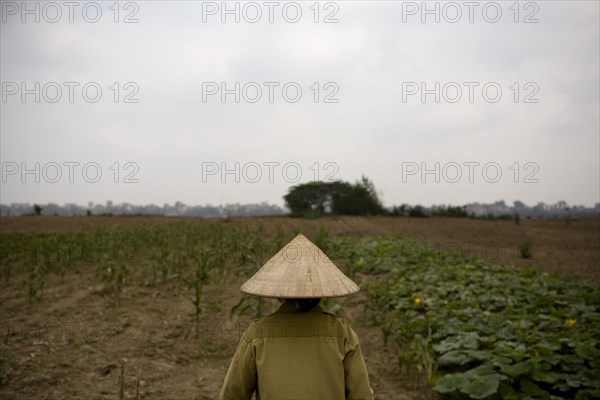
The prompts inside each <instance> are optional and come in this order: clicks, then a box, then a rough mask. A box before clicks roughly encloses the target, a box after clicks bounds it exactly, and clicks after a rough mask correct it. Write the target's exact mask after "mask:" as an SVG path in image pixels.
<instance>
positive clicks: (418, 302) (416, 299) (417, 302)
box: [415, 297, 421, 305]
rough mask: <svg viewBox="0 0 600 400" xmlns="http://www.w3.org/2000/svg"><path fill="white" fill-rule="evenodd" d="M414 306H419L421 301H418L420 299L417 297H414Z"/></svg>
mask: <svg viewBox="0 0 600 400" xmlns="http://www.w3.org/2000/svg"><path fill="white" fill-rule="evenodd" d="M415 304H416V305H419V304H421V299H420V298H418V297H415Z"/></svg>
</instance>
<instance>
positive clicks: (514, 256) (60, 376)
mask: <svg viewBox="0 0 600 400" xmlns="http://www.w3.org/2000/svg"><path fill="white" fill-rule="evenodd" d="M178 220H180V219H179V218H163V217H78V218H76V217H69V218H61V217H21V218H2V219H0V238H1V234H4V233H8V232H66V231H79V230H96V229H119V230H121V229H125V230H127V229H133V228H136V227H139V226H142V225H157V224H171V223H174V222H176V221H178ZM191 221H195V222H194V223H203V222H202V220H191ZM223 223H227V224H231V225H233V226H235V225H236V224H240V225H242V224H247V225H253V224H262V226H263V227H264V234H265V235H271V234H273V233H274V232H275V231H276V230H277V229H278V228H281V229H283V231H284V232H285V233H286V234H288V233H289V234H291V233H292V232H294V231H300V232H303V233H306V234H308V235H311V234H313V233H315V232H316V231H317V230H319V229H321V228H325V229H326V230H327V231H328V232H329V235H330V236H338V235H380V234H385V235H387V234H395V235H403V236H408V237H413V238H416V239H418V240H420V241H422V242H426V243H429V244H431V245H433V246H435V247H437V248H439V249H442V250H444V249H445V250H454V251H457V252H460V253H463V254H467V255H473V256H478V257H482V258H485V259H487V260H488V261H496V262H508V263H513V264H516V265H517V266H520V267H523V266H534V267H536V268H539V269H542V270H544V271H548V272H556V273H559V274H564V275H569V274H571V275H578V276H580V277H583V278H586V279H590V280H593V281H595V282H597V283H600V219H586V220H572V221H570V222H569V223H567V222H566V221H564V220H545V221H544V220H522V221H521V224H520V225H515V223H514V222H512V221H476V220H462V219H460V220H459V219H408V218H396V219H393V218H359V217H356V218H350V217H345V218H327V219H317V220H301V219H290V218H239V219H236V218H234V219H231V220H230V221H228V222H223ZM526 240H531V241H533V243H534V253H533V257H532V258H530V259H522V258H520V257H519V253H518V245H519V244H520V243H523V242H524V241H526ZM245 279H247V277H244V276H237V277H231V279H230V280H229V281H227V282H226V283H223V284H220V285H212V286H209V287H206V288H205V292H204V297H203V299H204V303H205V312H206V314H205V315H204V319H203V321H204V322H203V324H202V325H201V330H200V332H199V334H198V335H197V336H196V335H195V334H194V333H191V334H190V335H189V336H188V337H186V336H187V334H188V333H189V332H190V329H189V328H190V326H191V322H192V319H193V307H192V305H191V303H190V301H189V300H188V299H186V298H183V296H180V295H178V293H179V291H180V289H181V288H179V287H178V286H177V283H176V282H175V281H169V282H166V283H163V284H162V285H158V286H151V287H150V286H148V287H144V286H138V285H129V286H126V287H125V288H124V289H123V292H122V294H121V299H120V301H117V300H116V299H115V298H114V297H113V296H109V295H107V294H106V292H105V290H104V287H103V285H102V284H101V283H99V281H98V277H97V274H96V273H95V272H94V271H92V270H90V269H89V268H84V267H80V268H75V269H74V270H72V271H69V273H68V274H67V275H66V276H65V279H64V281H61V280H60V277H58V276H54V275H48V277H47V282H46V287H45V289H44V296H43V300H42V301H40V302H34V303H33V304H32V305H28V304H27V302H26V300H25V299H24V298H23V296H21V297H18V298H15V297H14V296H10V294H9V293H6V292H5V293H2V294H1V295H0V298H1V301H2V303H0V306H1V313H0V322H1V323H2V340H3V343H2V351H3V352H4V354H3V357H4V358H5V359H6V360H9V363H8V365H7V367H6V377H7V379H6V383H5V384H4V385H3V386H2V387H0V398H2V399H117V398H119V394H118V387H119V385H118V377H119V369H120V366H119V361H120V360H121V359H125V360H126V365H125V368H126V370H125V386H126V391H125V398H135V394H136V386H137V384H138V382H139V393H140V396H139V398H143V399H214V398H216V397H217V396H218V391H219V388H220V385H221V382H222V380H223V378H224V376H225V373H226V370H227V367H228V364H229V361H230V357H231V355H232V353H233V351H234V349H235V346H236V344H237V341H238V339H239V337H240V335H241V334H242V332H243V330H244V329H245V327H246V326H247V324H248V322H249V321H250V317H248V316H243V317H241V318H237V317H233V318H229V311H230V309H231V307H232V306H233V305H234V304H236V303H237V302H238V301H239V299H240V292H239V289H238V288H239V285H240V284H241V283H242V282H244V280H245ZM181 292H185V291H184V290H183V289H181ZM366 301H367V297H366V294H365V293H360V294H358V295H356V296H351V297H348V298H344V299H342V300H341V301H340V303H341V305H342V311H341V316H342V317H344V318H346V319H348V320H349V321H350V322H351V324H352V326H353V327H354V328H355V329H356V330H357V332H358V334H359V337H360V339H361V344H362V346H363V352H364V354H365V359H366V362H367V366H368V369H369V373H370V377H371V380H372V386H373V388H374V389H375V392H376V398H377V399H419V400H420V399H427V398H430V397H431V398H435V396H434V395H433V394H432V393H431V392H430V391H428V390H427V389H418V388H415V387H414V386H411V385H410V384H409V383H408V382H407V381H406V380H405V379H403V378H402V376H401V374H399V373H398V370H397V367H396V363H395V361H394V358H393V355H392V354H389V352H388V351H386V349H384V347H383V343H382V338H381V334H380V330H379V328H377V327H372V326H369V324H368V323H367V314H366V313H365V311H364V308H365V307H364V306H365V303H366ZM268 306H269V307H270V308H273V307H275V306H276V304H275V303H274V302H271V303H269V304H268Z"/></svg>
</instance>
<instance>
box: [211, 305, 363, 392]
mask: <svg viewBox="0 0 600 400" xmlns="http://www.w3.org/2000/svg"><path fill="white" fill-rule="evenodd" d="M234 360H237V362H236V363H235V365H234V363H232V366H231V367H230V370H229V372H228V374H227V377H226V379H225V383H224V385H223V388H222V391H221V398H222V399H227V400H229V399H248V398H250V396H251V395H252V393H253V392H254V391H255V390H256V398H257V400H258V399H260V400H269V399H276V400H287V399H289V400H292V399H293V400H308V399H310V400H317V399H319V400H320V399H322V400H332V399H371V398H372V392H371V389H370V386H369V381H368V375H367V371H366V367H365V364H364V361H363V357H362V354H361V351H360V346H359V343H358V338H357V336H356V333H355V332H354V331H353V330H352V328H351V327H350V326H349V325H348V323H347V322H346V321H345V320H343V319H340V318H337V317H336V316H334V315H332V314H329V313H326V312H325V311H324V310H323V309H322V308H321V307H320V306H318V305H317V306H316V307H314V308H313V309H311V310H309V311H307V312H297V311H296V309H295V306H294V302H285V303H283V304H282V306H281V307H280V308H279V310H277V312H276V313H274V314H273V315H270V316H268V317H265V318H262V319H259V320H256V321H254V322H253V323H252V324H251V325H250V326H249V327H248V329H247V331H246V333H245V334H244V336H243V338H242V340H241V341H240V344H239V346H238V349H237V351H236V355H235V357H234ZM240 394H242V395H240Z"/></svg>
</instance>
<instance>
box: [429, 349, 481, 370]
mask: <svg viewBox="0 0 600 400" xmlns="http://www.w3.org/2000/svg"><path fill="white" fill-rule="evenodd" d="M470 361H473V359H472V358H471V357H469V356H468V355H466V354H465V353H464V352H463V351H461V350H452V351H449V352H448V353H446V354H443V355H442V356H440V357H438V359H437V363H438V365H439V366H440V367H445V366H450V365H464V364H467V363H468V362H470Z"/></svg>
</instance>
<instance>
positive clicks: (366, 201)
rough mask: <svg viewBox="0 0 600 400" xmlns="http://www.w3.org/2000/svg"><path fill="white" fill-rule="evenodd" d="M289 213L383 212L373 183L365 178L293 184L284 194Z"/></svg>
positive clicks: (345, 213) (376, 213)
mask: <svg viewBox="0 0 600 400" xmlns="http://www.w3.org/2000/svg"><path fill="white" fill-rule="evenodd" d="M283 198H284V200H285V203H286V206H287V207H288V208H289V209H290V210H291V211H292V215H300V216H308V215H323V214H335V215H378V214H383V213H385V210H384V208H383V206H382V205H381V202H380V200H379V198H378V197H377V192H376V190H375V185H374V184H373V183H372V182H371V181H370V180H369V179H368V178H366V177H364V176H363V177H362V180H360V181H358V182H356V183H355V184H351V183H348V182H343V181H334V182H309V183H304V184H301V185H297V186H294V187H292V188H291V189H290V191H289V193H288V194H287V195H285V196H284V197H283Z"/></svg>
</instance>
